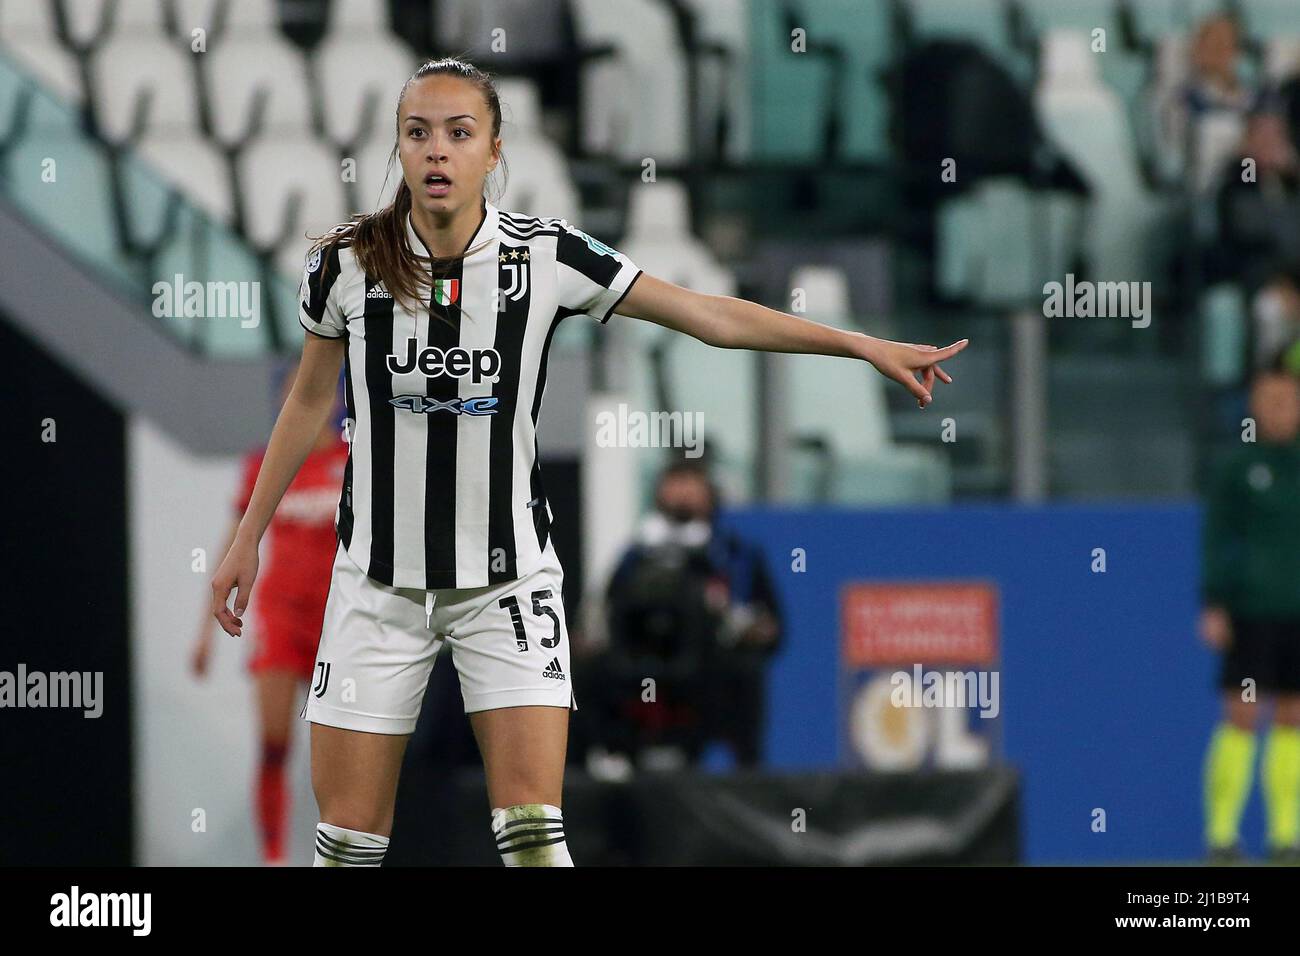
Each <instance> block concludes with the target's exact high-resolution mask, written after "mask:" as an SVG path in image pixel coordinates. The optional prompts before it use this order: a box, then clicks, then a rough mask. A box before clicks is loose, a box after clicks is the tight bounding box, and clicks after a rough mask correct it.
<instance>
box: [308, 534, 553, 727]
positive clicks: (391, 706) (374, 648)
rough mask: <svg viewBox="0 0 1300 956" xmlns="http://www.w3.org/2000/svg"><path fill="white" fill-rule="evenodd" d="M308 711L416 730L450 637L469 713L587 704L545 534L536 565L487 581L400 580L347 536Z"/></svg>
mask: <svg viewBox="0 0 1300 956" xmlns="http://www.w3.org/2000/svg"><path fill="white" fill-rule="evenodd" d="M332 574H333V578H332V579H331V581H330V590H329V597H328V599H327V600H326V602H325V621H324V624H323V626H322V630H321V637H320V646H319V648H318V649H317V651H316V668H315V670H314V672H313V673H312V678H311V687H310V689H309V690H308V691H307V702H306V704H304V705H303V709H302V713H301V714H299V716H300V717H302V718H303V719H305V720H308V721H311V722H313V723H317V724H325V725H327V726H329V727H342V728H344V729H346V730H364V731H369V732H370V733H375V734H409V733H411V732H412V731H414V730H415V722H416V719H417V718H418V717H419V716H420V704H421V703H422V702H423V700H424V691H425V687H426V686H427V685H428V683H429V674H430V672H431V671H432V670H433V666H434V663H435V661H436V659H437V657H438V652H439V651H440V650H441V649H442V645H443V642H444V641H445V642H446V643H447V644H449V645H450V646H451V658H452V664H453V666H454V667H455V668H456V673H457V674H458V675H459V676H460V693H461V698H462V699H463V700H464V702H465V713H467V714H470V713H474V712H475V711H479V710H494V709H496V708H498V707H522V706H527V705H537V704H540V705H543V706H549V707H568V708H572V709H573V710H577V709H578V705H577V702H576V699H575V698H574V695H573V675H572V674H571V673H569V632H568V628H567V627H566V625H565V621H564V603H563V601H562V600H561V586H562V584H563V581H564V573H563V571H562V570H561V569H560V562H559V560H558V559H557V558H556V556H555V549H554V546H553V545H552V544H551V542H550V541H547V543H546V550H545V551H544V552H543V553H542V560H541V562H540V563H539V564H538V565H537V567H536V568H535V569H534V570H532V571H531V572H529V573H528V574H526V575H524V576H523V577H521V578H517V579H516V580H514V581H507V582H505V583H503V584H492V585H488V586H487V587H481V588H440V589H437V590H433V591H425V590H422V589H420V588H394V587H389V586H388V585H386V584H382V583H380V582H379V581H376V580H374V579H373V578H371V577H369V576H368V575H367V574H366V573H365V572H364V571H362V570H361V568H359V567H358V566H357V564H356V562H355V561H353V560H352V558H351V557H349V556H348V553H347V551H346V550H344V548H343V547H342V546H341V545H340V546H339V548H338V552H337V553H336V554H335V556H334V570H333V572H332Z"/></svg>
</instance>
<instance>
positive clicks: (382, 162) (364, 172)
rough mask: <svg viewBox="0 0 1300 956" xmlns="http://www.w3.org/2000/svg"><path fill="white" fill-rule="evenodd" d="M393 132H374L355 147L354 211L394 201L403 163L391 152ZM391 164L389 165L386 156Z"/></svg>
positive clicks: (379, 207)
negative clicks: (389, 134)
mask: <svg viewBox="0 0 1300 956" xmlns="http://www.w3.org/2000/svg"><path fill="white" fill-rule="evenodd" d="M393 140H394V137H392V136H383V135H376V136H371V137H370V138H369V139H367V140H366V143H365V145H364V146H363V147H362V148H361V149H360V150H358V151H357V154H356V156H355V157H353V158H355V159H356V161H357V182H356V189H355V191H354V199H353V202H352V204H351V205H352V207H353V208H354V211H355V212H365V213H370V212H374V211H376V210H377V209H382V208H383V207H384V206H386V205H388V204H389V203H390V202H392V201H393V197H394V196H395V195H397V187H398V184H400V183H401V181H402V163H401V161H400V160H399V159H398V158H397V157H396V156H393ZM390 158H391V160H392V168H391V169H390V168H389V160H390Z"/></svg>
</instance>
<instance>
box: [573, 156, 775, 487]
mask: <svg viewBox="0 0 1300 956" xmlns="http://www.w3.org/2000/svg"><path fill="white" fill-rule="evenodd" d="M627 224H628V228H627V233H626V234H625V235H624V237H623V239H622V240H621V241H620V242H619V243H618V247H619V249H620V250H621V251H622V252H624V253H625V254H626V255H627V256H628V257H629V258H630V259H631V260H632V261H633V262H635V263H636V264H637V265H638V266H639V267H640V268H642V269H643V270H645V271H646V272H647V273H649V274H650V275H654V276H656V277H658V278H661V279H664V280H665V281H667V282H673V283H676V284H677V285H681V286H684V287H686V288H688V289H692V290H694V291H696V292H700V293H703V294H705V295H735V293H736V282H735V278H734V277H733V276H732V274H731V272H730V271H729V270H728V269H726V268H725V267H724V266H722V265H721V264H720V263H719V262H718V261H717V259H716V258H715V257H714V255H713V253H712V252H711V251H710V250H709V248H708V246H706V245H705V244H704V243H703V242H701V241H700V240H699V239H697V238H696V237H695V236H694V235H693V234H692V232H691V225H690V203H689V200H688V198H687V195H686V190H685V188H684V187H683V186H682V185H681V184H680V183H678V182H676V181H673V180H663V179H661V180H660V181H659V182H655V183H637V184H636V185H634V186H633V187H632V189H631V191H630V195H629V209H628V217H627ZM611 324H613V323H611ZM561 328H563V326H561ZM615 331H616V332H617V333H618V336H619V338H618V341H619V343H620V345H621V347H622V348H624V349H625V350H626V351H625V354H626V356H627V363H628V364H627V371H628V378H629V392H630V394H631V395H633V396H634V397H635V400H636V401H638V402H641V403H643V404H642V405H641V406H640V407H646V408H654V409H658V408H660V407H661V406H660V404H659V401H658V395H657V393H656V389H655V381H654V369H653V366H652V363H651V350H652V349H654V348H656V347H661V348H663V349H665V350H666V351H665V356H666V359H667V361H666V363H665V377H666V382H665V385H666V386H667V389H668V398H669V400H670V401H672V402H673V403H674V404H673V405H672V408H670V409H668V410H682V411H690V412H695V411H698V412H700V413H701V415H702V417H703V421H704V425H705V432H704V433H705V445H706V448H707V449H708V451H709V453H711V454H712V453H714V452H717V453H718V454H719V456H720V457H719V460H718V468H719V472H720V476H721V477H722V480H723V481H724V482H725V484H726V486H727V488H728V493H729V495H731V496H733V497H741V498H744V497H748V495H749V494H750V481H751V477H752V476H751V472H752V468H753V450H752V437H751V434H752V433H750V432H740V433H737V432H736V431H735V430H736V429H745V428H750V427H752V424H750V423H751V422H752V417H750V416H748V415H747V414H746V413H747V411H748V410H737V409H733V408H725V407H723V406H724V405H725V404H728V403H735V402H737V401H743V402H747V403H749V404H752V403H753V401H754V399H753V397H752V396H750V397H748V398H741V390H742V389H743V388H745V387H746V385H745V383H747V382H749V383H752V382H753V381H754V380H755V365H754V356H753V355H752V354H751V353H745V352H737V351H733V350H725V349H716V348H713V347H712V346H707V345H704V344H703V343H701V342H698V341H696V340H695V339H692V338H690V337H688V336H682V335H679V334H676V333H673V332H670V331H668V330H667V329H664V328H662V327H661V326H658V325H655V324H654V323H652V322H641V321H636V320H625V321H624V322H621V323H619V324H618V326H617V327H616V330H615ZM710 363H712V364H714V366H715V368H716V371H715V373H714V378H715V379H716V381H717V383H718V391H717V392H716V393H715V392H713V391H711V390H710V389H709V388H708V381H707V380H705V381H704V382H698V383H697V382H695V381H692V380H691V376H695V375H698V374H700V372H699V369H701V368H703V367H705V366H707V365H709V364H710ZM738 412H739V413H738ZM715 440H716V441H715ZM660 464H661V462H660V460H659V458H658V457H656V456H650V457H649V458H648V459H647V461H646V462H645V463H644V467H643V468H642V471H641V480H642V482H643V486H644V487H646V488H649V487H650V485H652V483H653V480H654V476H655V474H657V472H658V468H659V466H660Z"/></svg>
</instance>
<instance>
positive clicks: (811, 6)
mask: <svg viewBox="0 0 1300 956" xmlns="http://www.w3.org/2000/svg"><path fill="white" fill-rule="evenodd" d="M793 8H794V9H795V10H796V17H797V19H798V21H799V25H800V26H804V27H806V29H807V30H808V41H809V49H810V50H812V49H813V48H814V47H815V46H816V45H817V44H827V45H830V46H832V47H834V48H836V49H837V50H838V51H839V53H840V55H841V56H842V57H843V69H845V70H846V71H847V75H846V76H844V77H843V86H842V94H843V96H844V100H843V101H842V102H839V103H830V104H828V108H829V109H832V110H838V111H839V116H838V118H839V121H840V123H841V124H842V129H843V132H842V140H841V142H840V144H839V149H840V155H841V157H842V158H844V159H849V160H880V159H884V158H885V157H886V156H888V153H889V148H888V136H887V132H888V125H889V98H888V94H887V92H886V91H885V89H884V88H883V87H882V86H881V84H880V82H878V77H879V75H880V74H881V72H882V71H883V70H884V69H885V68H886V67H887V66H888V65H889V62H890V57H891V56H892V54H893V51H894V43H893V35H894V29H893V23H892V14H891V8H890V3H889V2H888V0H804V2H802V3H799V4H794V5H793ZM785 42H786V49H789V38H788V37H787V38H786V41H785ZM804 55H805V56H807V55H809V54H804Z"/></svg>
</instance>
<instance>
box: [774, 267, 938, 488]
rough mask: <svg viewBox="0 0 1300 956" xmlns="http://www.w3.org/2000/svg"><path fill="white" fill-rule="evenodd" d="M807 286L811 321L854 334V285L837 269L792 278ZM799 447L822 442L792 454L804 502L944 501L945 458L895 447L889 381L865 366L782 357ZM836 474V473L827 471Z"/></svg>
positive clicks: (809, 270)
mask: <svg viewBox="0 0 1300 956" xmlns="http://www.w3.org/2000/svg"><path fill="white" fill-rule="evenodd" d="M790 285H791V294H792V295H793V293H794V290H796V289H802V290H803V292H804V302H805V305H806V316H807V318H809V319H812V320H814V321H816V322H820V323H822V324H824V325H831V326H834V327H836V328H841V329H850V328H852V325H853V323H852V321H851V318H850V314H851V313H850V306H849V292H848V282H847V279H846V277H845V275H844V274H843V273H842V272H840V271H839V270H838V269H830V268H826V267H823V266H805V267H802V268H799V269H796V270H795V272H794V273H793V274H792V276H791V283H790ZM778 361H779V362H780V364H781V372H780V374H781V375H782V376H783V378H784V388H785V393H786V395H787V397H788V402H787V403H786V407H785V414H786V416H787V419H786V423H785V424H786V432H787V434H788V435H789V436H790V438H791V440H792V442H796V443H800V444H804V443H808V442H815V443H816V444H815V445H814V446H813V448H814V449H819V450H810V449H807V448H805V449H804V450H803V451H802V452H798V451H796V452H795V453H794V454H792V456H791V474H790V479H791V487H790V489H789V490H790V492H791V496H792V498H793V499H794V500H795V501H798V502H807V503H812V502H817V501H825V502H833V503H836V504H871V503H884V502H899V501H916V500H927V499H931V498H932V497H934V496H937V497H938V498H942V497H943V496H944V494H945V493H946V492H945V490H944V489H945V488H946V479H945V478H944V477H943V474H944V471H945V466H944V463H943V460H942V458H940V457H939V456H938V455H936V454H935V453H934V452H933V451H930V450H918V449H913V448H902V447H898V446H895V445H894V443H893V439H892V437H891V432H890V427H889V411H888V404H887V400H886V393H885V389H886V387H887V386H888V383H887V382H886V380H885V379H884V378H883V377H882V376H880V375H878V374H876V373H875V372H874V371H873V370H872V369H870V368H868V367H864V366H863V365H862V363H860V362H857V361H853V360H850V359H842V358H828V357H826V356H823V355H781V356H779V357H778ZM827 469H829V475H828V474H827Z"/></svg>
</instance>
